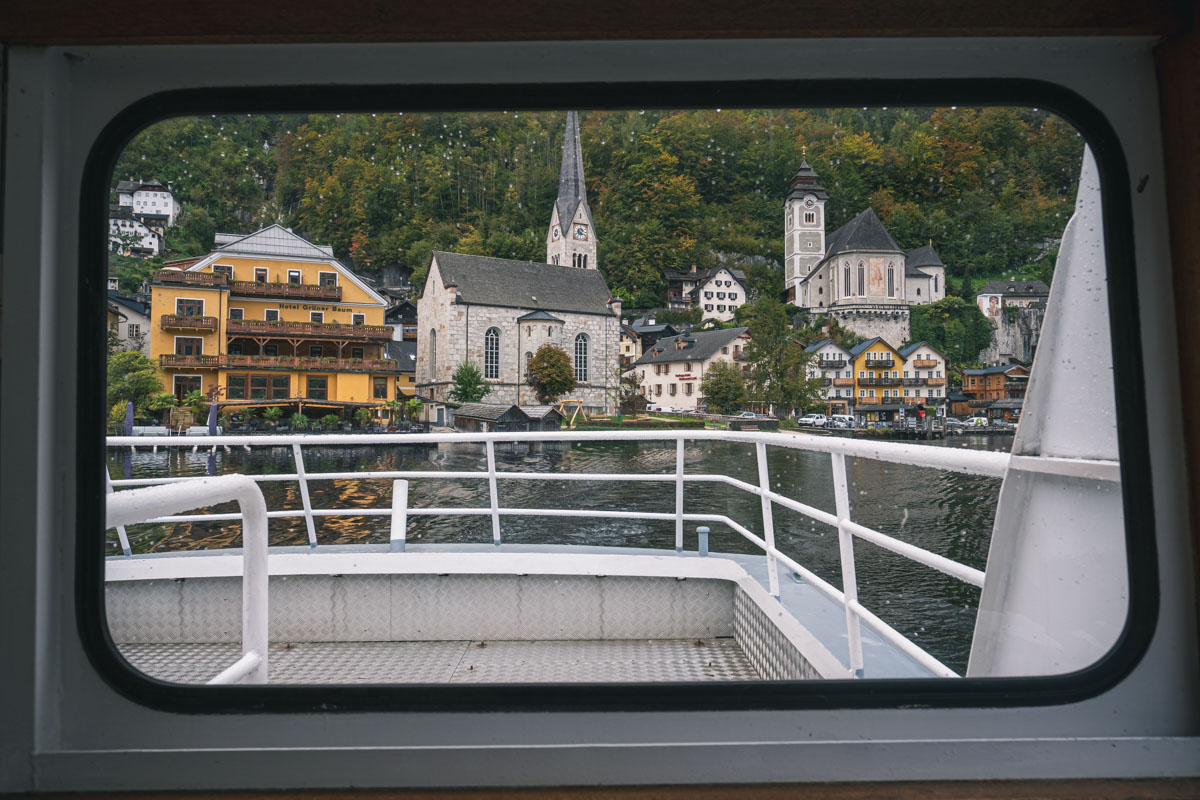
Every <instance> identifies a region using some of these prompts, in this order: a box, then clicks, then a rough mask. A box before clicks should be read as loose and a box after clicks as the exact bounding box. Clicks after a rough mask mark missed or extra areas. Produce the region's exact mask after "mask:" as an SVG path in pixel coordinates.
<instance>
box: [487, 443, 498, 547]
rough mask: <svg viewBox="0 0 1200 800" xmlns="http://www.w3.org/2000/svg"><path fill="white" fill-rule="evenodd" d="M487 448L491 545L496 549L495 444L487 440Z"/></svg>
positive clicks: (496, 495)
mask: <svg viewBox="0 0 1200 800" xmlns="http://www.w3.org/2000/svg"><path fill="white" fill-rule="evenodd" d="M485 446H486V447H487V462H488V494H489V495H490V496H491V502H492V544H494V545H495V546H496V547H499V546H500V496H499V492H497V491H496V443H495V442H493V441H492V440H491V439H488V440H487V442H486V443H485Z"/></svg>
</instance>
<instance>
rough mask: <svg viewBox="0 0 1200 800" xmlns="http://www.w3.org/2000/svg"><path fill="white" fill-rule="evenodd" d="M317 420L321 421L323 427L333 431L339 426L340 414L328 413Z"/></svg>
mask: <svg viewBox="0 0 1200 800" xmlns="http://www.w3.org/2000/svg"><path fill="white" fill-rule="evenodd" d="M317 422H318V423H320V425H321V428H322V429H324V430H327V431H331V430H333V429H334V428H335V427H337V424H338V415H337V414H326V415H325V416H323V417H321V418H320V419H319V420H317Z"/></svg>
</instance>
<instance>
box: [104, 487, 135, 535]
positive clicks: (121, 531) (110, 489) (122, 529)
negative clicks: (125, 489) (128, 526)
mask: <svg viewBox="0 0 1200 800" xmlns="http://www.w3.org/2000/svg"><path fill="white" fill-rule="evenodd" d="M115 491H116V489H113V485H112V475H109V474H108V465H105V467H104V493H105V494H112V493H113V492H115ZM117 539H118V540H119V541H120V542H121V551H122V552H123V553H125V555H127V556H131V555H133V551H132V550H130V549H129V536H128V535H126V533H125V526H124V525H118V526H117Z"/></svg>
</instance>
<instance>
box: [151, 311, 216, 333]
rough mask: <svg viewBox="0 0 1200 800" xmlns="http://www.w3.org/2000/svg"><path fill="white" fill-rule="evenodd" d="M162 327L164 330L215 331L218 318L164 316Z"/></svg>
mask: <svg viewBox="0 0 1200 800" xmlns="http://www.w3.org/2000/svg"><path fill="white" fill-rule="evenodd" d="M162 326H163V327H164V328H179V329H184V328H187V329H192V330H204V331H215V330H216V329H217V318H216V317H189V316H185V315H183V314H163V315H162Z"/></svg>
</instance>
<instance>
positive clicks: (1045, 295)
mask: <svg viewBox="0 0 1200 800" xmlns="http://www.w3.org/2000/svg"><path fill="white" fill-rule="evenodd" d="M1049 297H1050V287H1049V286H1047V285H1046V284H1044V283H1042V282H1041V281H1018V280H1015V279H1012V278H1010V279H1009V280H1007V281H991V282H990V283H988V284H987V285H985V286H984V287H983V288H982V289H980V290H979V292H978V293H977V294H976V295H975V304H976V305H978V306H979V310H980V311H982V312H983V313H984V314H985V315H986V316H987V317H988V319H990V320H992V321H993V323H994V322H995V321H996V320H997V319H999V317H1000V309H1002V308H1008V307H1017V308H1034V307H1045V305H1046V300H1048V299H1049Z"/></svg>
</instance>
